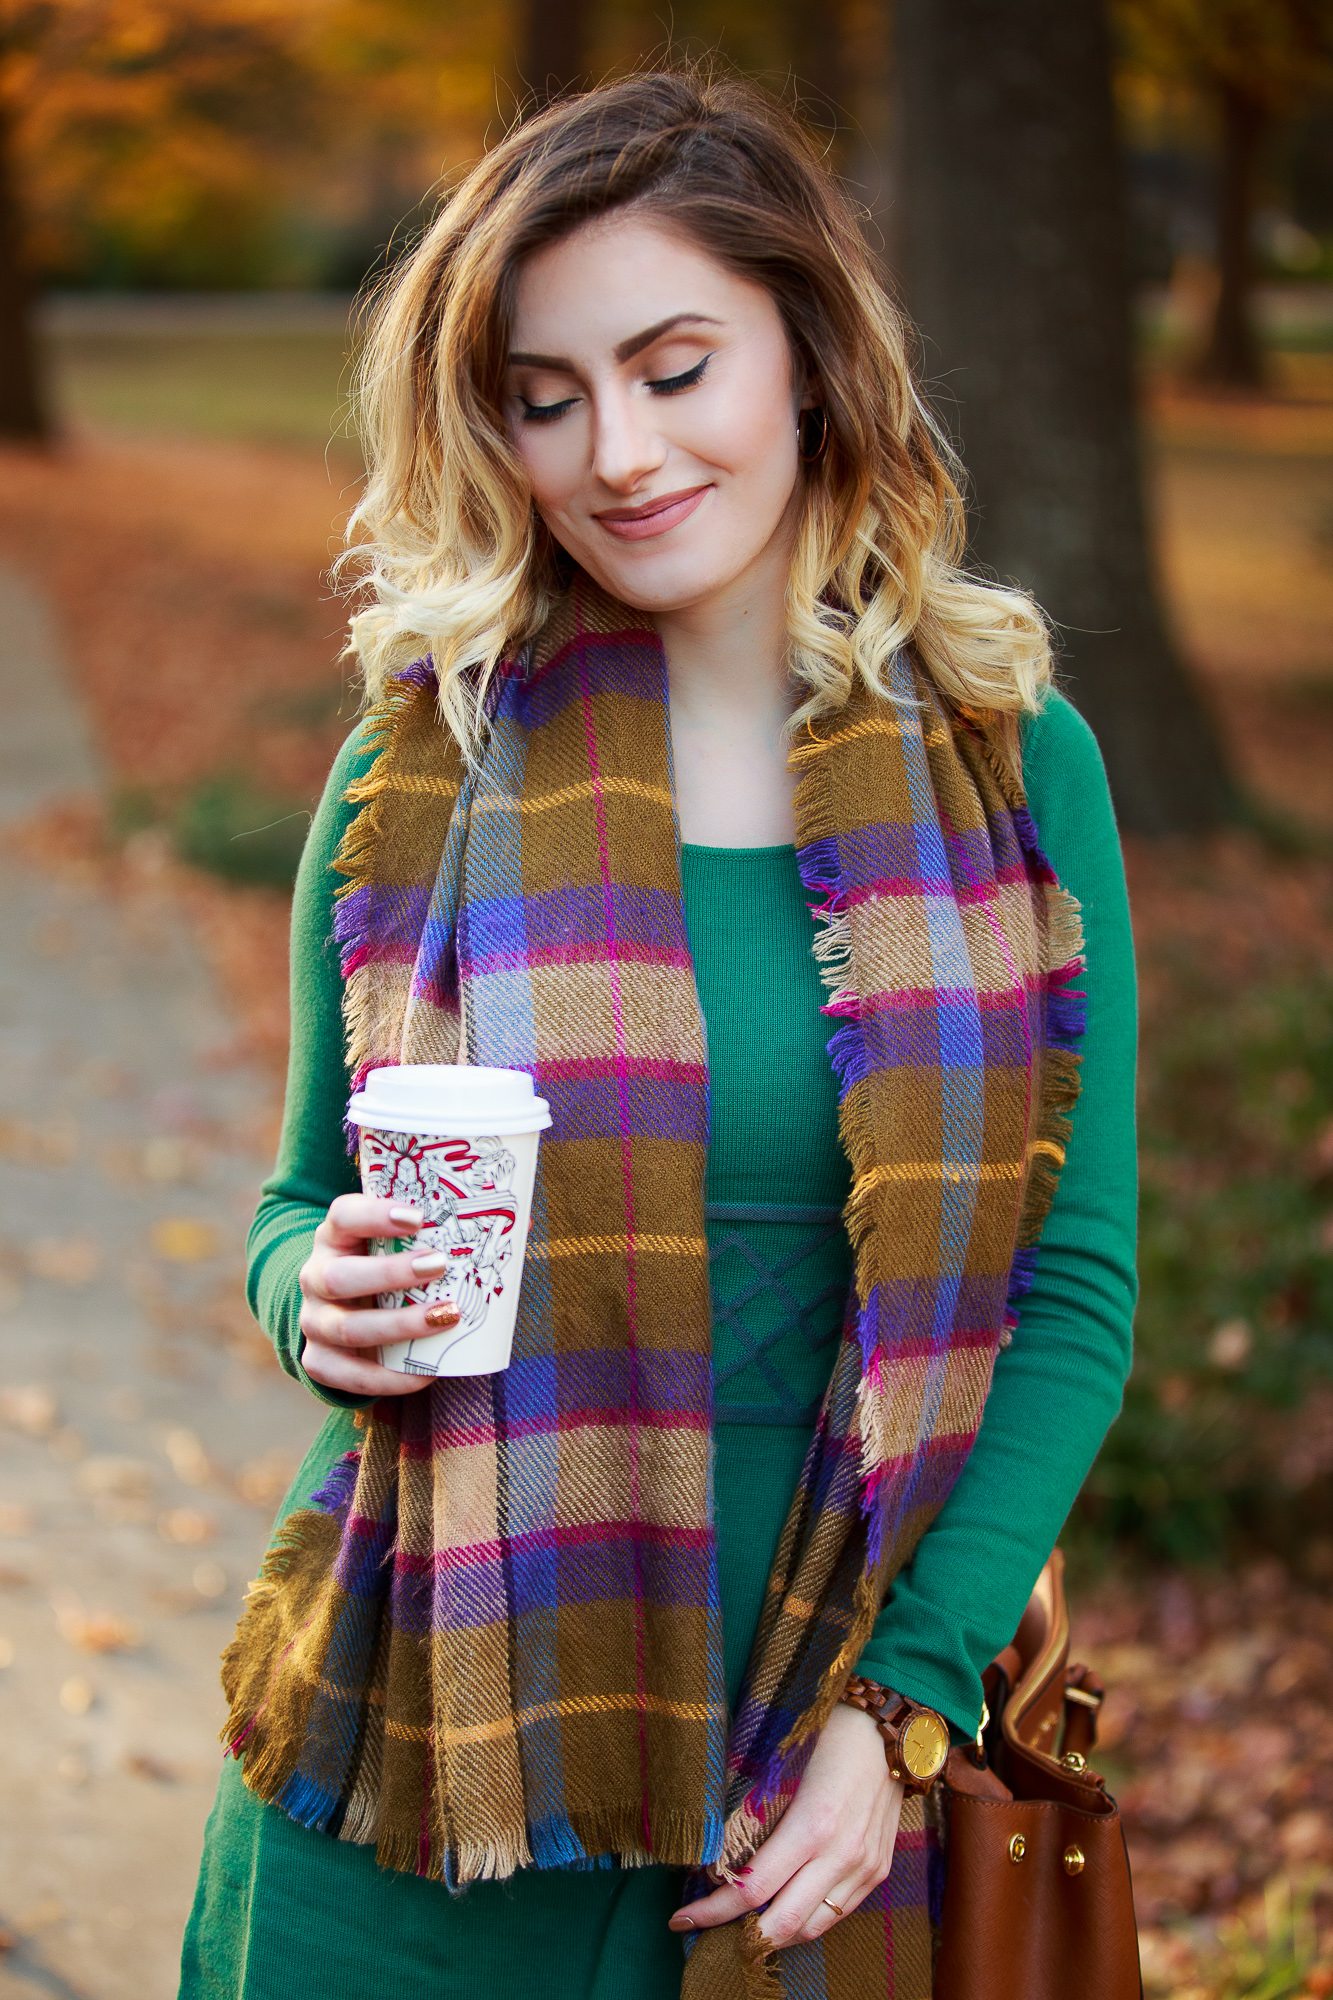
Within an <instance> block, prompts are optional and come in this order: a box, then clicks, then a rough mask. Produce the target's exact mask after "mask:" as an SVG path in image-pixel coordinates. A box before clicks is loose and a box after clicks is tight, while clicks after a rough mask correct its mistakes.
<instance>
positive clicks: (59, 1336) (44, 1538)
mask: <svg viewBox="0 0 1333 2000" xmlns="http://www.w3.org/2000/svg"><path fill="white" fill-rule="evenodd" d="M0 700H2V701H3V713H4V715H5V730H4V732H3V735H2V736H0V838H3V837H4V830H3V824H2V823H4V822H11V823H12V822H14V821H15V820H16V819H19V818H21V817H23V816H28V817H29V818H31V815H32V814H33V813H34V812H38V811H40V810H41V809H42V808H43V807H47V806H49V805H50V804H51V803H52V802H53V801H54V800H55V799H57V798H59V797H61V796H63V795H67V794H70V793H84V794H86V793H87V792H88V791H90V790H94V789H95V788H96V787H97V785H98V782H99V771H98V768H97V765H96V761H95V757H94V754H93V752H92V750H91V747H90V744H89V740H88V735H87V731H86V729H85V727H84V723H83V720H82V717H81V716H80V714H79V712H78V709H77V708H76V706H75V704H74V701H73V699H72V698H71V695H70V692H69V687H68V683H67V680H66V677H65V674H64V670H63V665H62V662H61V660H60V657H59V653H58V649H57V645H56V641H55V638H54V634H53V627H52V625H51V622H50V620H49V618H48V617H47V615H46V612H45V608H44V607H43V605H42V604H41V603H40V601H39V600H38V599H37V598H36V597H35V596H34V594H33V592H32V589H31V587H30V586H29V585H28V584H26V583H23V582H21V581H20V580H19V579H18V578H17V577H16V576H14V575H13V574H12V573H6V572H0ZM154 839H155V836H151V835H149V836H144V837H143V838H142V841H141V844H140V847H139V849H138V850H137V852H136V853H135V855H134V858H133V864H132V866H131V868H130V870H129V871H128V875H127V877H126V880H125V881H124V882H123V883H121V884H120V885H119V886H117V887H116V888H114V889H113V890H108V887H107V885H106V882H105V881H104V880H103V879H101V878H99V877H97V876H96V874H89V875H88V876H87V878H86V879H83V880H80V879H79V877H78V875H77V874H73V875H71V873H70V872H69V871H68V870H66V871H64V872H63V873H52V872H50V871H48V870H46V869H43V868H39V867H37V866H36V865H34V864H33V862H32V861H31V860H28V859H25V858H24V857H23V856H22V854H16V853H15V852H14V851H13V848H12V842H11V844H10V848H9V850H8V851H6V852H5V854H4V860H3V870H2V872H0V936H3V939H4V951H3V956H2V957H0V1201H2V1204H3V1205H2V1206H0V1445H2V1446H3V1450H2V1451H0V1707H2V1709H3V1714H4V1728H3V1730H2V1731H0V1797H2V1798H3V1799H4V1802H5V1810H4V1814H3V1816H0V1927H3V1931H4V1933H5V1936H6V1938H7V1940H8V1948H7V1949H5V1950H3V1953H2V1954H0V2000H37V1996H46V2000H72V1996H78V2000H170V1996H171V1995H173V1994H174V1993H175V1989H176V1964H177V1957H178V1952H179V1944H180V1932H181V1926H182V1924H183V1922H184V1918H185V1914H186V1911H187V1909H188V1906H189V1901H190V1896H191V1892H192V1889H193V1882H194V1874H195V1869H196V1866H197V1862H198V1855H199V1845H200V1838H201V1834H202V1830H203V1824H204V1820H205V1817H206V1815H207V1812H208V1809H209V1804H210V1801H211V1797H212V1792H213V1787H214V1784H215V1781H216V1775H217V1770H218V1762H219V1756H220V1752H219V1750H218V1747H217V1742H216V1732H217V1729H218V1727H219V1724H220V1722H221V1719H222V1704H221V1696H220V1693H219V1691H218V1682H217V1671H216V1662H217V1656H218V1653H219V1651H220V1650H221V1648H222V1646H223V1645H224V1644H225V1642H226V1640H227V1638H228V1637H229V1635H230V1632H231V1629H232V1626H233V1623H234V1619H235V1615H236V1611H237V1608H238V1605H239V1603H240V1599H241V1595H242V1593H243V1590H244V1587H245V1583H246V1580H247V1578H248V1577H249V1576H250V1575H251V1574H252V1573H253V1571H254V1569H255V1567H256V1566H257V1563H258V1560H259V1557H260V1554H261V1552H262V1548H263V1545H264V1541H265V1537H266V1531H267V1527H268V1522H269V1520H270V1518H271V1516H272V1512H273V1509H274V1507H275V1505H276V1502H277V1500H278V1499H279V1498H280V1497H281V1493H282V1491H283V1489H284V1487H285V1484H286V1478H287V1476H288V1474H289V1473H290V1471H291V1469H292V1468H293V1467H294V1465H295V1463H296V1462H297V1461H298V1460H299V1458H300V1456H301V1453H302V1451H303V1450H304V1447H305V1444H306V1442H307V1440H308V1439H309V1437H310V1435H311V1434H312V1433H313V1430H314V1428H315V1426H316V1423H317V1420H318V1412H317V1410H316V1408H315V1406H314V1405H313V1403H311V1401H310V1399H309V1398H308V1397H306V1396H305V1395H304V1394H303V1393H302V1392H301V1390H299V1389H298V1388H297V1387H296V1386H295V1385H294V1384H292V1383H290V1382H288V1381H287V1380H286V1378H285V1377H283V1376H282V1375H281V1374H279V1373H278V1372H277V1370H276V1368H274V1367H273V1366H272V1365H271V1363H270V1362H269V1361H268V1360H267V1358H266V1353H265V1346H264V1343H262V1341H261V1340H260V1339H259V1337H258V1335H257V1332H256V1330H255V1329H254V1328H253V1327H252V1326H251V1325H250V1323H249V1321H248V1315H247V1314H246V1313H245V1311H244V1306H243V1302H242V1298H241V1290H240V1285H241V1274H242V1270H243V1251H244V1240H245V1230H246V1226H247V1222H248V1219H249V1215H250V1212H251V1209H252V1207H253V1202H254V1194H255V1188H256V1184H257V1182H258V1180H259V1178H260V1176H261V1175H262V1173H263V1171H264V1165H265V1153H264V1148H265V1146H266V1144H267V1136H266V1135H267V1132H268V1129H269V1124H270V1119H271V1104H270V1095H271V1092H270V1088H269V1086H267V1085H266V1084H265V1082H264V1081H263V1079H262V1078H261V1077H260V1076H259V1075H258V1074H256V1073H255V1072H253V1071H251V1070H248V1069H246V1068H245V1067H243V1066H238V1065H237V1064H235V1063H234V1062H233V1061H231V1060H230V1059H229V1058H228V1053H227V1052H228V1047H229V1043H230V1042H231V1041H232V1036H231V1026H232V1024H231V1023H230V1022H229V1021H228V1019H227V1016H226V1010H225V1008H224V1007H223V1005H222V1004H221V1002H220V1001H219V999H218V996H217V994H216V992H215V991H214V989H213V986H212V984H211V981H210V978H209V976H208V974H207V973H206V971H205V968H204V966H203V963H202V961H201V959H200V956H199V951H198V947H197V945H196V943H195V941H194V934H193V932H192V931H191V930H190V928H189V926H188V925H187V924H186V923H185V922H184V921H183V920H182V918H181V915H180V911H179V907H178V905H177V903H176V902H175V901H174V899H173V896H172V893H171V891H170V889H169V888H168V887H166V886H164V884H163V878H162V876H161V871H160V866H159V864H160V853H159V851H158V850H157V849H156V848H155V847H154V845H153V841H154Z"/></svg>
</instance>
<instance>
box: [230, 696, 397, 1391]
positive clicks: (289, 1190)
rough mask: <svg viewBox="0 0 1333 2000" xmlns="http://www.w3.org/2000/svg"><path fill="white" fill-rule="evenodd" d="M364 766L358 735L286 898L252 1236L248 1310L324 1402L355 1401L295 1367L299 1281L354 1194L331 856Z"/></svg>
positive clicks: (343, 757)
mask: <svg viewBox="0 0 1333 2000" xmlns="http://www.w3.org/2000/svg"><path fill="white" fill-rule="evenodd" d="M369 762H370V753H369V752H368V751H366V750H365V748H364V747H363V744H362V735H361V731H360V730H359V729H358V730H356V731H354V732H353V734H352V735H351V736H349V738H348V739H347V741H346V743H344V745H343V747H342V749H341V750H340V751H339V753H338V756H337V759H336V761H335V763H334V766H333V769H332V771H330V773H329V779H328V783H327V784H326V785H325V787H324V796H323V798H322V799H321V800H320V802H319V809H318V811H317V812H316V814H315V817H314V820H313V822H312V824H311V828H310V834H309V838H308V839H307V841H306V844H305V851H304V853H303V854H302V856H301V866H300V869H299V870H298V872H297V877H296V891H295V894H294V896H293V899H292V936H291V1045H290V1052H289V1054H288V1058H287V1096H286V1101H285V1103H284V1106H283V1114H282V1135H281V1137H280V1139H279V1141H278V1157H277V1161H276V1163H275V1165H274V1168H273V1172H272V1173H271V1174H270V1175H269V1177H268V1179H267V1180H266V1181H265V1182H264V1186H263V1190H262V1193H261V1196H260V1202H259V1207H258V1210H257V1211H256V1214H255V1219H254V1222H253V1223H252V1225H251V1228H250V1244H249V1259H250V1261H249V1273H248V1279H247V1296H248V1298H249V1300H250V1310H251V1311H252V1312H253V1314H254V1315H255V1318H256V1319H257V1320H258V1321H259V1323H260V1325H261V1326H262V1327H263V1328H264V1331H265V1332H266V1333H267V1334H268V1336H269V1339H270V1340H271V1341H272V1342H273V1344H274V1346H275V1347H276V1349H277V1351H278V1359H279V1360H280V1361H281V1363H282V1365H283V1367H284V1368H285V1369H286V1371H287V1373H288V1374H289V1375H293V1376H295V1377H296V1379H297V1380H298V1381H300V1382H304V1383H305V1385H306V1387H307V1388H308V1389H309V1390H311V1392H312V1393H313V1394H314V1395H316V1396H318V1397H320V1398H321V1400H322V1401H324V1402H326V1403H336V1404H340V1405H353V1404H355V1402H356V1401H357V1399H356V1398H355V1397H352V1396H347V1395H344V1394H343V1393H342V1391H340V1390H337V1389H326V1388H324V1387H323V1386H322V1385H321V1384H320V1383H318V1382H312V1381H311V1379H310V1377H309V1376H308V1375H307V1374H306V1372H305V1370H304V1368H302V1366H301V1348H302V1345H303V1336H302V1333H301V1329H300V1326H299V1324H298V1321H299V1317H300V1311H301V1291H300V1286H299V1284H298V1283H297V1278H298V1274H299V1272H300V1269H301V1266H302V1265H303V1264H304V1263H305V1260H306V1258H307V1257H308V1256H309V1255H310V1248H311V1244H312V1243H313V1241H314V1235H315V1231H316V1229H317V1228H318V1227H319V1225H320V1223H321V1222H322V1221H323V1219H324V1213H325V1210H326V1209H327V1208H328V1206H329V1203H330V1202H331V1201H333V1200H335V1199H336V1197H337V1196H338V1195H340V1194H348V1193H351V1192H354V1191H355V1189H356V1188H357V1187H358V1186H359V1185H360V1182H359V1179H358V1176H357V1170H356V1164H355V1162H354V1161H353V1160H352V1159H351V1158H350V1157H349V1155H348V1151H347V1142H346V1139H345V1137H344V1133H343V1114H344V1113H345V1111H346V1109H347V1070H346V1066H345V1064H344V1061H343V1023H342V978H341V975H340V971H339V963H338V947H337V944H336V943H335V941H334V936H333V903H334V896H335V894H336V892H337V888H338V884H339V882H340V880H341V877H340V876H339V875H337V874H336V873H335V872H334V869H333V857H334V855H335V854H336V853H337V851H338V843H339V841H340V840H341V839H342V836H343V832H344V830H345V829H346V827H347V824H348V821H349V820H350V819H351V817H352V813H353V811H354V808H353V807H352V806H350V805H348V804H347V802H346V800H345V799H344V796H343V794H344V793H345V791H346V789H347V787H348V785H350V784H351V783H352V781H353V780H354V779H355V778H358V777H359V776H360V775H361V774H362V772H363V771H364V770H365V768H366V767H367V765H368V764H369Z"/></svg>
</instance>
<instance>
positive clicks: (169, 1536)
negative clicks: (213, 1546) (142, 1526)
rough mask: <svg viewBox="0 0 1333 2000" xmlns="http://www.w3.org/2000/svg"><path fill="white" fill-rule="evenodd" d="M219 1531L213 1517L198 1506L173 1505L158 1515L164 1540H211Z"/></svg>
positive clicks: (159, 1528) (158, 1524)
mask: <svg viewBox="0 0 1333 2000" xmlns="http://www.w3.org/2000/svg"><path fill="white" fill-rule="evenodd" d="M217 1531H218V1524H217V1522H216V1521H215V1520H214V1519H213V1517H212V1516H211V1515H210V1514H201V1513H200V1512H199V1510H198V1508H197V1507H172V1508H170V1509H169V1510H168V1512H167V1513H165V1514H159V1515H158V1517H157V1532H158V1534H159V1535H161V1537H162V1539H163V1541H164V1542H184V1543H186V1544H187V1545H188V1544H190V1543H193V1542H211V1541H212V1539H213V1537H214V1535H216V1533H217Z"/></svg>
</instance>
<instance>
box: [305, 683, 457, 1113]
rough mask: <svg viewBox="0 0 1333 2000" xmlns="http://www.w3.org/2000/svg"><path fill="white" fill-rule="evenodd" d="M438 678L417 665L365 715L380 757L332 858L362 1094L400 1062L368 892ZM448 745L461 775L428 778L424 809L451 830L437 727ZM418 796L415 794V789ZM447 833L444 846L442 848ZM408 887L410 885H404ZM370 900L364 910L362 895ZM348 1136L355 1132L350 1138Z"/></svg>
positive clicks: (452, 784)
mask: <svg viewBox="0 0 1333 2000" xmlns="http://www.w3.org/2000/svg"><path fill="white" fill-rule="evenodd" d="M437 687H438V677H437V675H436V672H435V667H434V664H433V662H432V661H430V660H429V659H424V660H416V661H414V662H413V663H412V665H411V666H409V667H406V668H404V670H403V672H402V673H400V674H398V675H396V676H395V678H394V679H393V680H392V681H390V683H389V685H388V687H387V688H386V689H385V691H384V693H383V695H382V696H381V697H380V699H379V701H378V702H376V703H375V704H374V706H373V707H371V708H370V709H368V710H367V713H366V721H365V737H364V747H365V748H366V749H367V750H370V751H373V752H374V753H375V755H374V759H373V762H372V763H371V764H370V766H369V768H368V769H367V770H366V771H365V772H364V773H363V775H362V776H361V777H360V778H357V779H355V780H354V781H353V783H352V784H350V785H349V786H348V788H347V792H346V797H347V800H348V802H349V803H350V804H352V805H356V806H359V807H360V811H358V812H356V813H354V814H353V816H352V818H351V820H350V821H349V823H348V826H347V829H346V831H345V832H344V834H343V837H342V840H341V842H340V843H339V846H338V852H337V854H336V855H335V856H334V861H333V866H334V867H335V868H336V869H337V870H338V872H339V874H341V875H343V876H344V877H345V878H346V879H345V880H344V881H343V883H342V884H341V886H340V887H339V889H338V894H337V900H336V902H335V906H334V932H335V935H336V937H337V941H338V946H339V950H340V953H341V964H342V973H343V1021H344V1024H345V1028H346V1035H347V1067H348V1070H349V1072H350V1074H351V1078H352V1088H353V1089H354V1090H356V1089H359V1088H360V1086H361V1084H362V1083H363V1082H364V1080H365V1077H366V1074H367V1072H368V1071H369V1070H370V1069H372V1068H374V1067H375V1066H376V1064H377V1063H382V1062H392V1061H395V1060H396V1059H397V1055H396V1051H395V1050H393V1049H390V1048H387V1047H382V1046H380V1043H381V1042H382V1041H383V1040H384V1039H385V1037H384V1035H383V1034H382V1033H381V1022H382V1021H383V1019H384V1014H385V1010H384V1004H383V996H382V994H381V992H380V990H379V985H378V982H377V981H376V979H375V977H374V969H375V967H376V955H375V936H374V932H373V929H372V927H371V924H370V916H369V911H370V901H369V892H370V891H372V890H373V889H374V888H375V887H376V886H379V885H378V884H377V878H376V872H375V870H376V864H377V862H379V861H381V860H382V858H383V853H384V839H385V834H386V830H387V826H386V822H387V816H388V815H389V814H390V813H391V812H393V811H394V810H396V809H397V807H398V804H399V801H400V800H401V798H402V795H403V791H404V789H405V785H404V779H403V777H402V775H401V774H400V771H399V767H400V764H401V763H402V761H403V757H402V752H403V747H404V745H405V743H406V742H407V740H408V738H409V736H410V735H411V734H412V733H413V730H414V727H415V725H416V724H417V723H418V722H419V720H420V716H421V706H422V703H423V701H425V702H428V703H429V706H430V708H431V710H432V711H434V709H435V707H436V689H437ZM438 727H439V729H440V732H441V736H442V738H443V739H444V741H445V743H446V745H447V746H449V747H451V748H452V749H453V751H454V756H453V757H452V758H451V759H450V760H449V761H450V763H451V764H457V766H458V770H457V772H456V773H454V772H451V771H446V772H445V773H442V774H439V775H437V776H434V777H432V778H431V779H429V780H425V779H423V781H422V784H421V792H420V804H421V807H422V808H424V809H425V810H427V811H429V810H430V808H431V806H432V804H433V805H434V806H435V809H436V810H437V811H439V810H441V809H442V810H443V815H444V820H445V825H446V826H447V822H448V818H449V815H450V814H452V811H453V808H454V805H455V803H456V801H457V799H458V796H459V793H460V791H461V789H462V768H461V759H462V752H461V751H459V750H458V749H457V746H456V745H455V744H454V741H453V738H452V737H451V736H449V735H448V733H447V731H446V730H445V727H444V725H443V723H440V724H439V725H438ZM412 789H413V792H414V795H415V793H416V788H415V787H413V788H412ZM443 831H444V829H443V828H442V829H441V840H440V845H441V847H442V846H443V844H444V842H443ZM403 886H405V887H406V886H408V885H403ZM359 890H360V891H365V892H367V893H366V896H365V897H364V898H363V900H362V901H361V902H360V903H359V904H358V903H357V902H356V900H355V899H356V896H357V892H358V891H359ZM349 1136H350V1133H349Z"/></svg>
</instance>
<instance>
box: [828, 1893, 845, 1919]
mask: <svg viewBox="0 0 1333 2000" xmlns="http://www.w3.org/2000/svg"><path fill="white" fill-rule="evenodd" d="M824 1901H825V1902H826V1903H827V1904H828V1906H829V1908H830V1909H831V1910H832V1912H833V1914H834V1916H835V1917H840V1916H841V1915H842V1911H841V1910H840V1909H839V1908H838V1906H837V1904H836V1903H835V1902H834V1900H833V1898H832V1896H825V1898H824Z"/></svg>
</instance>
